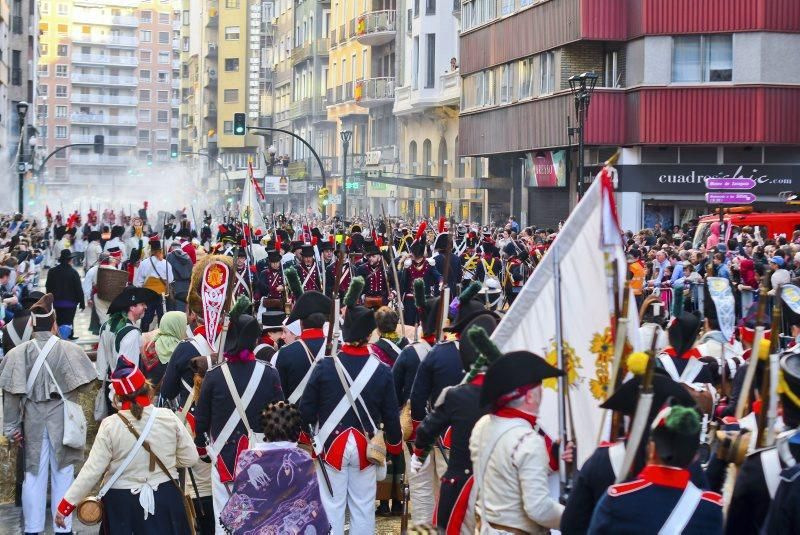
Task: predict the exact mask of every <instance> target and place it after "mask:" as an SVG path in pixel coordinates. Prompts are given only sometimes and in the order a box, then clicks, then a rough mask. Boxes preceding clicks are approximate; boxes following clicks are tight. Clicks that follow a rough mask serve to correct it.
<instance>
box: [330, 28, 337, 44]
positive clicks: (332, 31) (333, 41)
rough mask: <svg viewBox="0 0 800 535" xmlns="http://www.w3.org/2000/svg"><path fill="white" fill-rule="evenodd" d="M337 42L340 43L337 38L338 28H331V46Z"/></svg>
mask: <svg viewBox="0 0 800 535" xmlns="http://www.w3.org/2000/svg"><path fill="white" fill-rule="evenodd" d="M337 44H338V41H337V40H336V28H334V29H332V30H331V45H330V46H336V45H337Z"/></svg>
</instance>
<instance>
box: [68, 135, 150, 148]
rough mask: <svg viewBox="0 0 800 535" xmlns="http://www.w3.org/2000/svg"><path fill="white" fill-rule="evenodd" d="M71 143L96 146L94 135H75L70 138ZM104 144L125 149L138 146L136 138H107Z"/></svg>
mask: <svg viewBox="0 0 800 535" xmlns="http://www.w3.org/2000/svg"><path fill="white" fill-rule="evenodd" d="M69 141H70V143H90V144H94V135H79V134H73V135H72V136H70V138H69ZM103 143H105V144H106V145H115V146H123V147H132V146H135V145H137V144H138V140H137V139H136V136H105V139H104V140H103Z"/></svg>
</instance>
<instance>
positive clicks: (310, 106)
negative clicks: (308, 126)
mask: <svg viewBox="0 0 800 535" xmlns="http://www.w3.org/2000/svg"><path fill="white" fill-rule="evenodd" d="M324 113H327V111H326V110H325V106H324V103H323V102H322V97H310V98H304V99H302V100H298V101H297V102H293V103H292V106H291V108H290V112H289V117H290V118H291V119H301V118H304V117H309V116H313V115H319V114H324Z"/></svg>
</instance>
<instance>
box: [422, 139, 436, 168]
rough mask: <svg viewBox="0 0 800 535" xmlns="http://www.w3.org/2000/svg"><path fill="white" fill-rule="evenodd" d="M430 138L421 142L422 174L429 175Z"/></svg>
mask: <svg viewBox="0 0 800 535" xmlns="http://www.w3.org/2000/svg"><path fill="white" fill-rule="evenodd" d="M432 157H433V156H432V155H431V140H430V139H426V140H425V141H423V142H422V174H423V175H425V176H430V175H431V158H432Z"/></svg>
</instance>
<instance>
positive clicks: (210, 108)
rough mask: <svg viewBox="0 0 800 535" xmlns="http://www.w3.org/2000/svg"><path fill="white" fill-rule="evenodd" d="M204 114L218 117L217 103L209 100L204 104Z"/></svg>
mask: <svg viewBox="0 0 800 535" xmlns="http://www.w3.org/2000/svg"><path fill="white" fill-rule="evenodd" d="M203 116H204V117H216V116H217V105H216V104H214V103H212V102H208V103H206V104H205V106H203Z"/></svg>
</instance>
